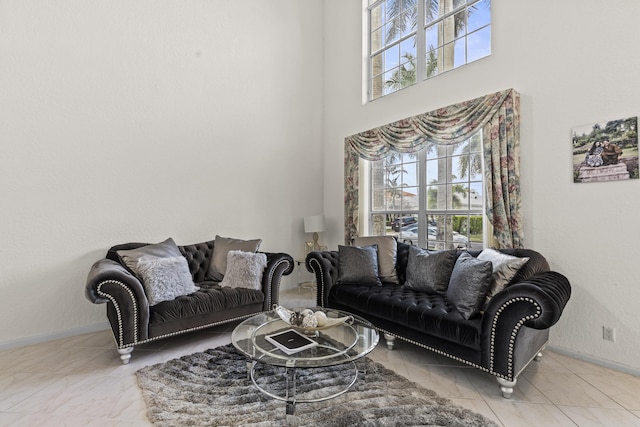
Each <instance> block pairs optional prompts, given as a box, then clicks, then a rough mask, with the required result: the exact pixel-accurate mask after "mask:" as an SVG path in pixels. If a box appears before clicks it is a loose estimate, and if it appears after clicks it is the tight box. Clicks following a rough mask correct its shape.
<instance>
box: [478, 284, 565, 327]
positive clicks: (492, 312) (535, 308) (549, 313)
mask: <svg viewBox="0 0 640 427" xmlns="http://www.w3.org/2000/svg"><path fill="white" fill-rule="evenodd" d="M569 298H571V285H570V283H569V280H568V279H567V278H566V277H565V276H563V275H562V274H560V273H558V272H556V271H545V272H542V273H538V274H535V275H533V276H531V277H530V278H528V279H526V280H525V281H522V282H519V283H514V284H513V285H511V286H508V287H507V288H506V289H503V290H502V291H501V292H499V293H498V294H497V295H495V296H494V297H493V298H492V299H491V300H490V301H489V304H488V306H487V310H486V311H485V317H484V322H492V320H490V319H491V318H494V317H495V316H496V315H499V314H500V315H502V316H504V315H505V314H507V315H508V313H509V311H510V308H509V307H510V306H512V305H513V304H514V301H517V302H524V301H526V302H527V303H528V304H529V305H531V307H532V308H530V309H529V310H523V311H519V310H520V309H517V310H514V314H515V313H519V314H520V316H519V317H521V318H524V317H525V316H526V317H527V320H525V322H524V325H525V326H528V327H530V328H534V329H547V328H550V327H551V326H553V325H555V324H556V323H557V322H558V320H559V319H560V316H561V315H562V312H563V310H564V307H565V306H566V305H567V302H568V301H569ZM516 305H521V304H516Z"/></svg>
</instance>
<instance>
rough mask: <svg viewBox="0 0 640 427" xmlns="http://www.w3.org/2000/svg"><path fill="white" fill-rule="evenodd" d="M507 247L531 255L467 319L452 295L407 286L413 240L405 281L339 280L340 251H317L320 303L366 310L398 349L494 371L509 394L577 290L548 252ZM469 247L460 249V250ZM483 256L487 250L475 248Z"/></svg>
mask: <svg viewBox="0 0 640 427" xmlns="http://www.w3.org/2000/svg"><path fill="white" fill-rule="evenodd" d="M501 252H503V253H506V254H509V255H513V256H517V257H529V258H530V259H529V261H528V262H527V263H526V264H525V265H524V266H523V267H522V268H520V270H519V271H518V273H517V274H516V275H515V277H514V278H513V279H512V280H511V282H510V283H509V284H508V285H507V287H506V288H505V289H504V290H503V291H501V292H500V293H498V294H496V295H495V296H494V297H493V298H492V299H491V300H490V302H489V304H488V305H487V307H486V309H485V311H484V312H483V313H481V314H480V315H477V316H475V317H471V318H470V319H468V320H466V319H465V318H464V317H463V316H462V315H461V314H460V313H459V312H458V311H457V310H456V308H455V307H453V306H452V305H451V304H450V303H449V302H448V301H447V300H446V298H445V297H444V296H442V295H440V294H436V293H428V292H424V291H416V290H414V289H411V288H407V287H404V286H402V285H401V284H402V283H404V281H405V277H406V268H407V261H408V253H409V245H407V244H404V243H398V254H397V263H396V272H397V274H398V277H399V279H400V283H401V284H400V285H397V284H383V285H382V286H376V285H337V286H335V283H336V279H337V277H338V265H339V255H338V252H337V251H325V252H311V253H310V254H309V255H308V256H307V258H306V266H307V268H308V269H309V270H310V271H313V272H314V273H315V276H316V281H317V284H318V294H317V299H318V301H317V303H318V305H319V306H321V307H331V308H336V309H340V310H345V311H348V312H351V313H354V314H357V315H360V316H362V317H364V318H366V319H367V320H369V321H370V322H372V323H373V324H374V325H375V326H376V327H377V328H378V329H379V330H380V331H381V332H383V333H384V335H385V338H386V340H387V347H388V348H389V349H392V348H393V346H394V340H395V338H396V337H397V338H400V339H402V340H405V341H408V342H411V343H413V344H415V345H418V346H421V347H424V348H427V349H429V350H432V351H435V352H436V353H439V354H442V355H444V356H447V357H450V358H452V359H455V360H458V361H460V362H463V363H466V364H468V365H471V366H474V367H476V368H479V369H481V370H483V371H486V372H489V373H490V374H493V375H495V376H496V377H497V379H498V383H499V384H500V389H501V390H502V394H503V396H504V397H506V398H509V397H511V394H512V393H513V387H514V386H515V385H516V381H517V376H518V375H519V374H520V372H522V370H523V369H524V368H525V367H526V366H527V365H528V364H529V362H531V360H533V359H534V358H535V359H536V360H539V358H540V356H541V352H542V350H543V349H544V347H545V345H546V344H547V341H548V338H549V328H550V327H551V326H553V325H554V324H555V323H556V322H557V321H558V319H559V318H560V315H561V314H562V311H563V309H564V306H565V305H566V303H567V301H568V300H569V297H570V296H571V286H570V284H569V281H568V280H567V279H566V277H564V276H563V275H561V274H560V273H557V272H553V271H550V269H549V264H548V263H547V261H546V259H545V258H544V257H543V256H542V255H541V254H540V253H538V252H536V251H533V250H527V249H502V250H501ZM460 253H461V251H457V252H456V256H458V255H459V254H460ZM470 253H471V255H473V256H477V255H478V254H479V253H480V251H476V252H474V251H470Z"/></svg>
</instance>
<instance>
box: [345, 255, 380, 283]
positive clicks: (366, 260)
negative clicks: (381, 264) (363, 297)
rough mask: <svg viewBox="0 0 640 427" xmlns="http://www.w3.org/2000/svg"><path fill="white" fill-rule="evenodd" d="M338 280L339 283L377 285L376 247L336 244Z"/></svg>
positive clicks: (378, 280)
mask: <svg viewBox="0 0 640 427" xmlns="http://www.w3.org/2000/svg"><path fill="white" fill-rule="evenodd" d="M338 255H339V256H338V258H339V261H338V280H337V281H336V283H338V284H341V285H377V286H380V285H382V283H381V282H380V278H379V277H378V247H377V246H376V245H371V246H362V247H361V246H342V245H338Z"/></svg>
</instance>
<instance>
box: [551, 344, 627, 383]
mask: <svg viewBox="0 0 640 427" xmlns="http://www.w3.org/2000/svg"><path fill="white" fill-rule="evenodd" d="M547 348H548V349H549V350H551V351H553V352H556V353H559V354H562V355H564V356H568V357H572V358H574V359H578V360H582V361H584V362H589V363H593V364H594V365H599V366H602V367H604V368H609V369H613V370H614V371H618V372H623V373H625V374H630V375H634V376H636V377H640V370H638V369H635V368H631V367H629V366H625V365H620V364H618V363H615V362H612V361H610V360H603V359H598V358H597V357H593V356H589V355H586V354H582V353H575V352H573V351H570V350H567V349H564V348H562V347H556V346H553V345H549V346H547ZM543 354H544V353H543Z"/></svg>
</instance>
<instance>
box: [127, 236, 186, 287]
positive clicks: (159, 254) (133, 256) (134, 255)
mask: <svg viewBox="0 0 640 427" xmlns="http://www.w3.org/2000/svg"><path fill="white" fill-rule="evenodd" d="M116 253H117V254H118V257H119V258H120V261H121V262H123V263H124V265H126V266H127V268H128V269H129V270H131V271H132V272H134V274H136V276H138V278H139V279H141V277H140V276H139V275H138V274H137V273H136V267H137V266H138V261H139V260H140V259H141V258H145V257H156V258H169V257H177V256H182V254H181V253H180V249H178V246H177V245H176V243H175V242H174V241H173V239H172V238H171V237H169V238H168V239H167V240H165V241H164V242H160V243H155V244H153V245H145V246H141V247H139V248H136V249H128V250H120V251H117V252H116Z"/></svg>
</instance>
